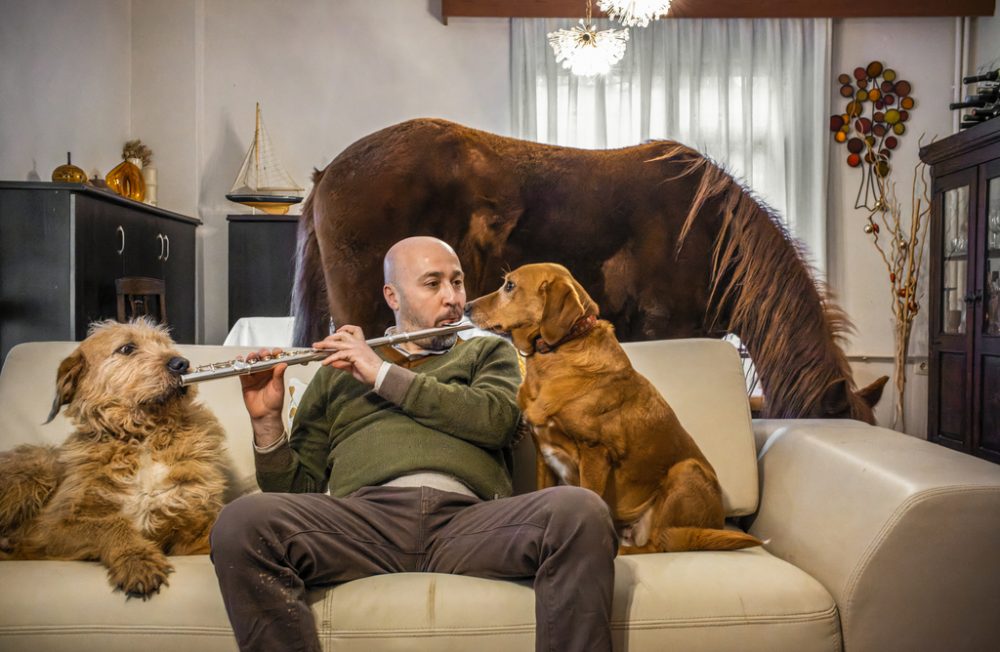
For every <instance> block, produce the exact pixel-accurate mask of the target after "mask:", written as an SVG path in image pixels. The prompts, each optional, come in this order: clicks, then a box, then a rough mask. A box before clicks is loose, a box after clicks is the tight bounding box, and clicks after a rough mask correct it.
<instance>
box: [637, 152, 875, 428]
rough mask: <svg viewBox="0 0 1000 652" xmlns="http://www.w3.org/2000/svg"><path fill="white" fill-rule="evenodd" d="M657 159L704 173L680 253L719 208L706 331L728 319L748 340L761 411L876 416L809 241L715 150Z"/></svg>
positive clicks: (728, 326)
mask: <svg viewBox="0 0 1000 652" xmlns="http://www.w3.org/2000/svg"><path fill="white" fill-rule="evenodd" d="M660 159H667V160H670V161H672V162H677V163H680V165H681V168H680V172H679V174H678V175H677V176H676V177H675V178H680V177H683V176H688V175H694V174H700V179H699V180H698V182H697V189H696V191H695V194H694V198H693V200H692V202H691V207H690V210H689V211H688V214H687V217H686V218H685V220H684V224H683V225H682V227H681V231H680V235H679V237H678V241H677V250H678V252H679V251H680V249H681V247H683V245H684V240H685V238H686V237H687V235H688V234H689V233H690V231H691V229H692V228H693V227H694V226H695V223H696V221H697V220H699V219H700V220H705V219H708V218H709V216H716V215H717V216H718V220H717V222H716V223H717V225H718V232H717V233H716V234H715V240H714V247H713V251H712V261H711V269H712V273H711V290H710V298H709V301H708V305H707V306H706V325H707V327H708V330H709V332H711V331H713V330H716V329H717V328H722V329H725V330H727V331H728V332H731V333H734V334H736V335H737V336H738V337H739V338H740V340H741V341H742V342H743V344H744V345H745V346H746V347H747V350H748V351H749V353H750V356H751V358H752V359H753V361H754V365H755V366H756V368H757V372H758V375H759V377H760V381H761V385H762V388H763V390H764V400H765V406H764V415H763V416H766V417H771V418H800V417H809V416H827V415H832V414H834V413H837V412H844V413H846V414H851V415H855V416H856V417H858V418H866V420H871V415H870V407H868V406H867V405H865V406H864V407H861V406H859V405H858V403H861V400H860V399H858V398H857V397H856V395H855V388H854V381H853V378H852V375H851V369H850V365H849V363H848V361H847V358H846V356H845V355H844V353H843V350H842V349H841V348H840V346H839V343H840V342H842V340H843V337H844V334H845V333H847V332H849V331H850V330H851V328H852V327H851V324H850V322H849V320H848V319H847V316H846V315H845V313H844V312H843V310H841V309H840V308H839V307H838V306H837V305H836V304H835V302H834V301H833V299H832V297H831V294H830V292H829V290H828V289H827V287H826V285H825V284H824V283H823V282H822V281H820V280H819V279H818V274H817V273H816V270H815V269H814V268H813V267H812V265H811V264H810V263H809V262H808V256H807V254H806V252H805V249H804V247H803V245H802V244H801V243H800V242H799V241H797V240H796V239H795V238H793V237H792V236H791V235H790V234H789V233H788V230H787V229H786V228H785V226H784V224H783V223H782V221H781V219H780V218H779V217H778V216H777V214H776V213H775V212H774V211H773V210H771V209H770V208H769V207H768V206H767V205H766V204H764V203H763V202H761V201H759V200H758V199H757V198H755V197H754V196H753V195H752V194H751V193H750V191H748V190H747V189H746V188H745V187H744V186H743V185H741V184H740V183H738V182H737V181H736V180H734V179H733V177H732V176H731V175H730V174H729V173H727V172H726V171H725V170H724V169H722V168H721V167H720V166H719V165H717V164H716V163H714V162H713V161H712V160H711V159H709V158H707V157H705V156H703V155H701V154H700V153H698V152H696V151H694V150H692V149H690V148H688V147H685V146H683V145H680V144H675V145H672V146H670V147H669V148H668V149H667V150H666V151H665V152H664V153H663V154H662V155H661V156H658V157H657V160H660ZM715 206H717V207H718V211H717V212H716V211H715V210H714V207H715ZM710 207H711V208H712V210H703V209H707V208H710ZM866 409H867V414H865V410H866ZM859 415H863V416H859Z"/></svg>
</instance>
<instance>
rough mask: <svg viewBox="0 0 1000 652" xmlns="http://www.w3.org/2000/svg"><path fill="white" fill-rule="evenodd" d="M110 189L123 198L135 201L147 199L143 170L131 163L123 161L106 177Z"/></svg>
mask: <svg viewBox="0 0 1000 652" xmlns="http://www.w3.org/2000/svg"><path fill="white" fill-rule="evenodd" d="M104 180H105V181H107V182H108V187H109V188H111V189H112V190H114V191H115V192H116V193H118V194H119V195H121V196H122V197H128V198H129V199H134V200H135V201H142V200H144V199H145V198H146V181H145V180H144V179H143V178H142V170H140V169H139V166H138V165H136V164H134V163H132V162H131V161H122V162H121V163H119V164H118V165H116V166H115V167H114V168H113V169H112V170H111V172H108V175H107V176H106V177H104Z"/></svg>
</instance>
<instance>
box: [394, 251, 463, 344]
mask: <svg viewBox="0 0 1000 652" xmlns="http://www.w3.org/2000/svg"><path fill="white" fill-rule="evenodd" d="M384 272H385V286H383V288H382V292H383V294H384V295H385V301H386V303H388V304H389V307H390V308H392V312H393V314H394V315H395V316H396V326H397V327H398V328H399V329H400V330H403V331H412V330H418V329H422V328H433V327H436V326H443V325H445V324H450V323H453V322H457V321H459V320H460V319H461V318H462V312H463V310H464V308H465V275H464V274H463V273H462V264H461V263H460V262H459V261H458V256H457V255H456V254H455V250H454V249H452V248H451V247H450V246H448V244H447V243H445V242H442V241H441V240H438V239H437V238H431V237H427V236H417V237H413V238H406V239H404V240H400V241H399V242H397V243H396V244H394V245H393V246H392V247H391V248H390V249H389V251H388V252H387V253H386V255H385V263H384ZM456 337H457V336H456V335H454V334H452V335H446V336H443V337H435V338H431V339H428V340H420V341H418V342H416V344H418V345H419V346H420V347H421V348H424V349H430V350H444V349H448V348H450V347H451V346H452V345H454V343H455V339H456Z"/></svg>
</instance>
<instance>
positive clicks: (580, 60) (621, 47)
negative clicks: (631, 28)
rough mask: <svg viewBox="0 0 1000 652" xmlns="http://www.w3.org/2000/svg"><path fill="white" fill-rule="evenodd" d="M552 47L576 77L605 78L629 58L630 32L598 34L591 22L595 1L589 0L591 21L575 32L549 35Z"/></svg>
mask: <svg viewBox="0 0 1000 652" xmlns="http://www.w3.org/2000/svg"><path fill="white" fill-rule="evenodd" d="M548 38H549V44H550V45H551V46H552V51H553V52H555V53H556V62H557V63H561V64H562V65H563V68H566V69H568V70H569V71H570V72H572V73H573V74H574V75H582V76H585V77H593V76H594V75H603V74H604V73H606V72H608V70H610V69H611V66H613V65H614V64H616V63H618V62H619V61H621V58H622V57H623V56H625V45H626V43H627V42H628V30H627V29H606V30H601V31H598V30H597V28H596V27H594V24H593V22H592V20H591V0H587V18H586V19H584V20H581V21H580V24H579V25H578V26H576V27H573V28H571V29H560V30H556V31H554V32H550V33H549V34H548Z"/></svg>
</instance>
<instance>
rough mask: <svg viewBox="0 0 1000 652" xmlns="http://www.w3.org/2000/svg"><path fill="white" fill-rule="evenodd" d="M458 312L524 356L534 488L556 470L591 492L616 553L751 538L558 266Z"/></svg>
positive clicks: (732, 544)
mask: <svg viewBox="0 0 1000 652" xmlns="http://www.w3.org/2000/svg"><path fill="white" fill-rule="evenodd" d="M466 312H467V313H468V314H469V316H470V317H471V319H472V321H473V322H475V323H476V324H477V325H478V326H480V327H482V328H485V329H488V330H492V331H495V332H504V333H509V334H510V335H511V338H512V339H513V341H514V345H515V346H516V347H517V348H518V349H519V350H520V351H521V352H522V354H524V355H525V356H526V360H525V362H526V367H527V373H526V375H525V379H524V382H523V383H522V384H521V388H520V390H519V391H518V394H517V401H518V404H519V405H520V406H521V410H522V411H523V412H524V417H525V420H526V421H527V422H528V423H529V424H530V425H531V428H532V434H533V437H534V440H535V446H536V448H537V450H538V457H537V460H538V467H537V472H538V486H539V488H543V487H547V486H551V485H553V484H555V477H553V473H554V474H555V475H556V476H558V477H559V478H560V479H561V480H562V481H563V483H565V484H572V485H579V486H581V487H586V488H588V489H592V490H593V491H595V492H597V493H598V494H599V495H600V496H601V497H603V498H604V500H605V501H606V502H607V503H608V506H609V507H610V508H611V513H612V516H613V518H614V519H615V524H616V526H617V527H618V529H619V533H620V534H621V536H622V548H621V552H622V553H623V554H629V553H641V552H672V551H679V550H734V549H738V548H747V547H749V546H756V545H760V543H761V542H760V541H759V540H758V539H756V538H754V537H752V536H750V535H748V534H744V533H742V532H732V531H728V530H723V529H722V527H723V522H724V518H725V513H724V511H723V508H722V490H721V488H720V487H719V481H718V479H717V478H716V475H715V471H714V469H712V465H711V464H709V463H708V460H706V459H705V456H704V455H703V454H702V452H701V451H700V450H699V449H698V446H697V444H695V442H694V440H693V439H692V438H691V436H690V435H689V434H688V433H687V431H686V430H684V428H683V427H682V426H681V424H680V422H679V421H678V420H677V416H676V415H675V414H674V411H673V410H672V409H671V408H670V406H669V405H668V404H667V402H666V401H665V400H664V399H663V397H662V396H661V395H660V394H659V392H657V391H656V388H655V387H653V385H652V384H651V383H650V382H649V381H648V380H647V379H646V378H645V377H643V376H642V375H641V374H639V373H638V372H637V371H636V370H635V369H633V368H632V364H631V363H630V362H629V359H628V357H627V356H626V355H625V351H624V350H623V349H622V347H621V345H620V344H619V343H618V340H617V339H616V338H615V335H614V329H613V327H612V326H611V324H609V323H608V322H606V321H603V320H598V319H597V314H598V307H597V304H596V303H594V301H593V300H592V299H591V298H590V296H589V295H588V294H587V293H586V292H585V291H584V289H583V288H582V287H581V286H580V284H579V283H577V282H576V280H574V279H573V277H572V276H571V275H570V273H569V271H567V270H566V268H565V267H563V266H562V265H554V264H546V263H542V264H535V265H525V266H523V267H520V268H518V269H516V270H514V271H513V272H510V273H509V274H507V275H506V277H505V279H504V284H503V286H502V287H501V288H500V290H498V291H496V292H494V293H492V294H489V295H486V296H484V297H482V298H480V299H477V300H475V301H473V302H471V303H470V304H469V305H468V307H467V309H466Z"/></svg>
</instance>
